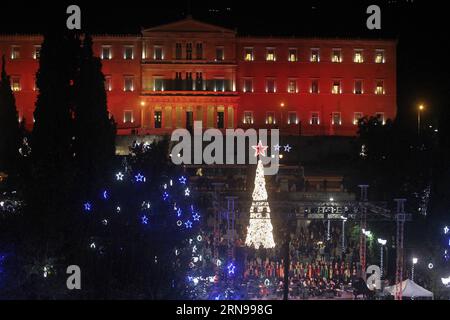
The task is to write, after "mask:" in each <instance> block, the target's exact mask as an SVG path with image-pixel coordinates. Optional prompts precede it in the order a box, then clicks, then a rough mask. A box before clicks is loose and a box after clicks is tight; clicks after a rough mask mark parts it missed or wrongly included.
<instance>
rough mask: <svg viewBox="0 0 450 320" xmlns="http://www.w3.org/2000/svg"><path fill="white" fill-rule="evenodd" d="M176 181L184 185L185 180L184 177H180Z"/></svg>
mask: <svg viewBox="0 0 450 320" xmlns="http://www.w3.org/2000/svg"><path fill="white" fill-rule="evenodd" d="M178 181H179V182H180V183H181V184H186V182H187V179H186V177H184V176H181V177H180V179H178Z"/></svg>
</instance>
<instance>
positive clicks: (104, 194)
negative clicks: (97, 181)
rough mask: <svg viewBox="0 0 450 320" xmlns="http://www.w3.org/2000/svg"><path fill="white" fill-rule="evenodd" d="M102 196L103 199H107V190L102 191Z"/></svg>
mask: <svg viewBox="0 0 450 320" xmlns="http://www.w3.org/2000/svg"><path fill="white" fill-rule="evenodd" d="M102 196H103V199H105V200H106V199H108V197H109V194H108V191H107V190H105V191H103V193H102Z"/></svg>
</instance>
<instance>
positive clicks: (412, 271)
mask: <svg viewBox="0 0 450 320" xmlns="http://www.w3.org/2000/svg"><path fill="white" fill-rule="evenodd" d="M417 262H419V259H417V258H412V266H411V281H414V266H415V265H416V264H417Z"/></svg>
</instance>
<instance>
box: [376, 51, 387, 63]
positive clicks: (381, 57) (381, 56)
mask: <svg viewBox="0 0 450 320" xmlns="http://www.w3.org/2000/svg"><path fill="white" fill-rule="evenodd" d="M375 63H385V58H384V50H377V51H375Z"/></svg>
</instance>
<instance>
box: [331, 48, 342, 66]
mask: <svg viewBox="0 0 450 320" xmlns="http://www.w3.org/2000/svg"><path fill="white" fill-rule="evenodd" d="M331 62H333V63H341V62H342V50H341V49H333V51H332V53H331Z"/></svg>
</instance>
